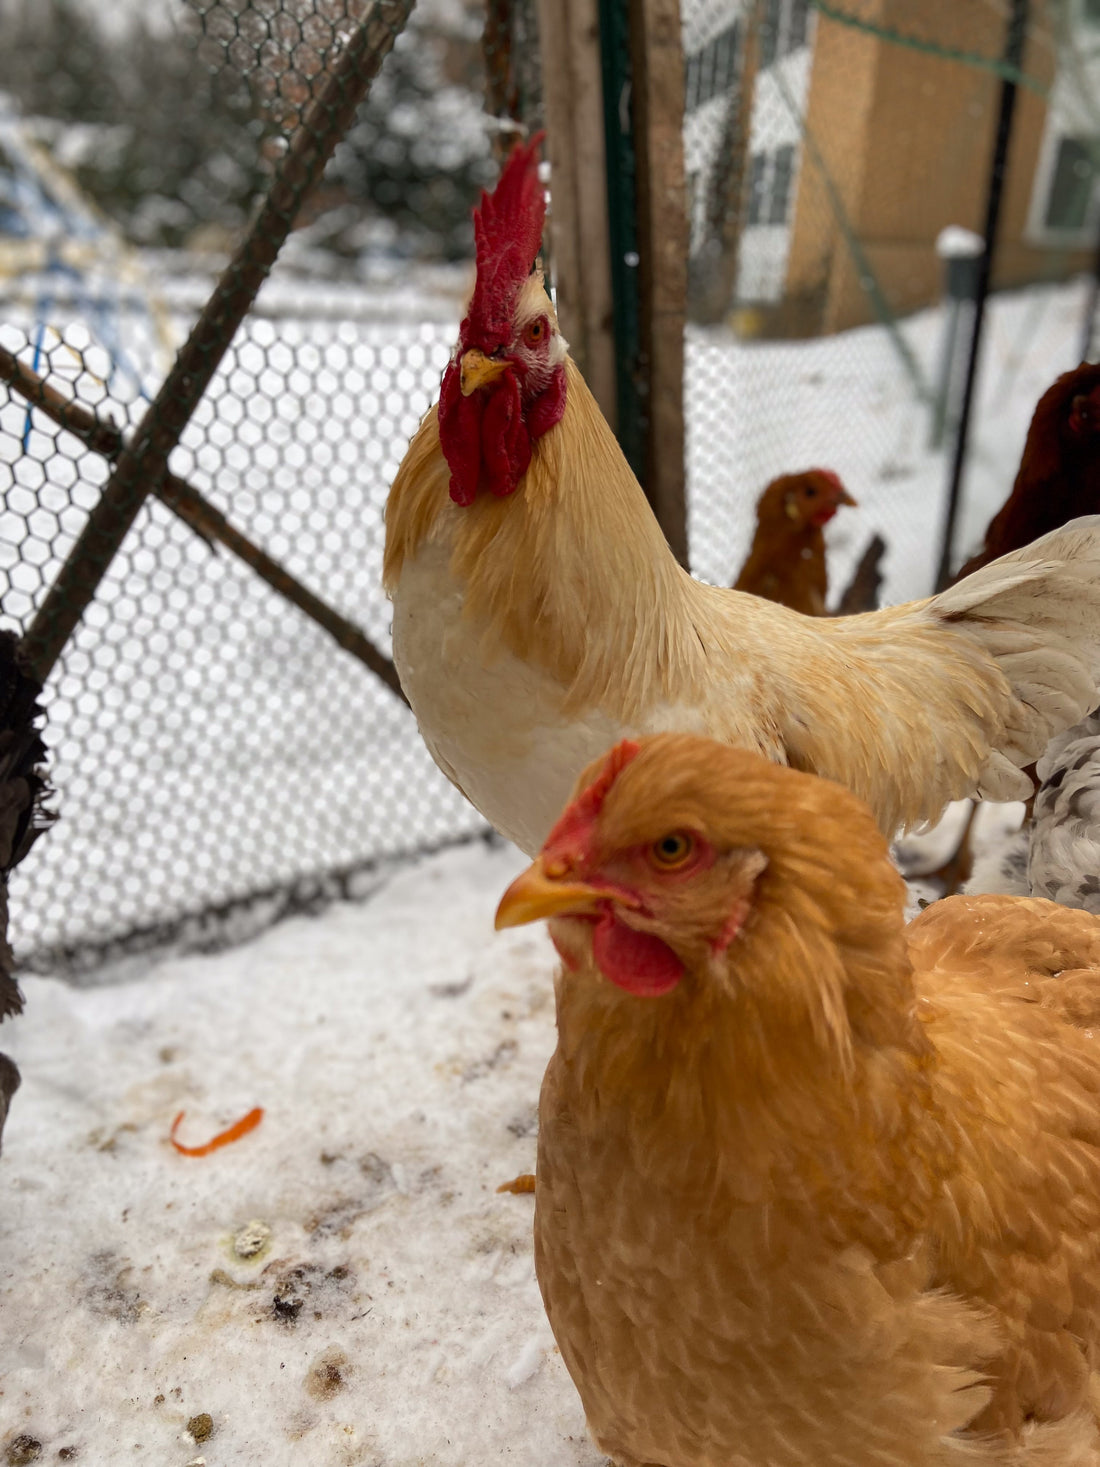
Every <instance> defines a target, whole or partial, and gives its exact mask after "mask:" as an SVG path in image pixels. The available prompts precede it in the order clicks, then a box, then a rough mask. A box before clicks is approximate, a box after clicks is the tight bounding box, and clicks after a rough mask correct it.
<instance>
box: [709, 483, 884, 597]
mask: <svg viewBox="0 0 1100 1467" xmlns="http://www.w3.org/2000/svg"><path fill="white" fill-rule="evenodd" d="M855 502H856V501H855V500H854V499H853V498H852V496H851V495H850V494H849V493H848V491H847V489H845V487H844V485H843V484H842V483H841V482H840V480H839V478H838V477H837V476H836V474H834V473H832V472H831V470H829V469H806V470H805V471H804V472H802V473H798V474H782V475H781V476H780V477H779V478H778V479H773V480H772V482H771V483H770V484H769V485H768V487H767V488H766V489H765V490H764V492H763V493H762V494H761V496H760V498H759V499H758V500H757V504H756V532H755V534H754V535H753V540H752V545H751V546H750V548H749V554H748V558H747V559H746V561H745V564H744V565H743V566H742V567H741V573H740V575H739V576H738V577H737V579H736V581H734V583H733V589H734V590H735V591H750V592H751V593H752V594H753V595H754V596H764V597H766V598H767V599H768V600H769V601H778V602H779V603H780V605H781V606H789V607H790V608H791V610H792V611H801V612H802V614H803V615H804V616H824V615H825V598H826V596H827V594H828V590H829V577H828V572H827V570H826V567H825V536H824V535H823V534H822V530H823V528H824V527H825V525H827V524H828V523H829V521H830V520H831V519H832V517H833V516H834V515H835V514H836V512H837V510H838V509H839V508H840V506H841V505H842V504H855Z"/></svg>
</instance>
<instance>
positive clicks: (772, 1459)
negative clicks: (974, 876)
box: [498, 734, 1100, 1467]
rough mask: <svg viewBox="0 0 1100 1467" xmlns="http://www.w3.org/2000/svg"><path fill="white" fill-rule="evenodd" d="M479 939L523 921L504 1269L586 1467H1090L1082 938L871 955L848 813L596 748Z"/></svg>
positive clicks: (994, 911) (808, 797) (888, 879)
mask: <svg viewBox="0 0 1100 1467" xmlns="http://www.w3.org/2000/svg"><path fill="white" fill-rule="evenodd" d="M579 788H580V790H581V793H579V795H578V796H577V797H576V798H575V799H574V801H573V803H572V804H571V805H570V806H569V808H568V809H567V810H566V812H565V814H564V815H563V816H562V817H561V819H560V820H559V822H558V824H557V825H556V826H555V828H554V830H553V831H552V832H551V835H550V837H549V839H548V840H547V842H546V844H545V846H544V848H543V851H542V854H541V855H540V857H539V858H538V860H537V861H536V862H535V863H534V865H533V866H531V867H530V868H529V869H528V871H527V872H526V873H524V875H522V876H521V877H520V878H519V879H518V880H517V881H516V882H514V883H513V885H512V886H511V887H510V888H509V890H508V892H507V893H506V894H505V896H504V898H503V900H502V902H501V906H500V910H499V912H498V926H511V925H515V924H517V923H520V922H527V921H532V920H535V919H537V918H539V917H552V918H553V919H554V920H553V921H552V922H551V935H552V936H553V938H554V941H555V944H556V945H557V947H558V950H559V952H560V953H561V955H562V957H563V959H564V963H565V966H564V969H563V970H562V972H561V974H560V976H559V978H558V981H557V985H556V986H557V1019H558V1046H557V1050H556V1051H555V1053H554V1055H553V1057H552V1059H551V1061H550V1064H549V1067H548V1069H547V1072H546V1078H545V1080H544V1082H543V1088H542V1095H541V1099H540V1104H539V1142H538V1164H537V1173H536V1211H535V1262H536V1268H537V1272H538V1277H539V1283H540V1286H541V1289H542V1294H543V1299H544V1301H545V1304H546V1309H547V1313H548V1315H549V1318H550V1323H551V1326H552V1328H553V1331H554V1334H555V1337H556V1339H557V1342H558V1345H559V1347H560V1349H561V1354H562V1358H563V1360H564V1361H565V1363H566V1365H567V1367H568V1369H569V1372H570V1374H571V1375H572V1377H573V1380H574V1382H575V1383H576V1385H577V1388H578V1390H579V1392H580V1394H581V1398H582V1401H583V1404H584V1409H585V1413H586V1416H587V1419H588V1423H589V1427H590V1429H591V1431H592V1433H593V1435H594V1437H595V1439H596V1442H597V1444H598V1446H599V1447H600V1449H601V1451H604V1452H606V1453H608V1455H609V1456H611V1457H612V1458H613V1460H614V1461H615V1462H616V1463H618V1464H621V1467H643V1464H644V1467H655V1464H660V1467H730V1464H733V1463H745V1464H748V1463H753V1464H764V1463H767V1464H768V1467H855V1464H857V1463H858V1464H870V1463H872V1462H873V1463H877V1464H880V1467H933V1464H934V1467H957V1464H958V1463H960V1462H962V1461H964V1460H965V1461H967V1462H974V1463H986V1464H994V1463H995V1464H999V1467H1009V1464H1012V1467H1039V1464H1040V1463H1041V1464H1043V1467H1096V1464H1097V1463H1098V1462H1100V1433H1098V1430H1097V1421H1096V1415H1095V1413H1096V1410H1097V1406H1098V1403H1100V1378H1098V1376H1097V1374H1096V1373H1094V1371H1095V1361H1096V1359H1097V1350H1098V1348H1100V1052H1098V1050H1097V1046H1096V1041H1095V1038H1094V1037H1093V1033H1092V1030H1093V1029H1094V1027H1095V1026H1096V1025H1097V1024H1098V1023H1100V919H1097V918H1095V917H1093V916H1091V915H1089V914H1087V913H1084V912H1079V911H1072V910H1069V909H1067V908H1064V907H1060V906H1056V905H1055V904H1053V903H1051V902H1045V901H1039V900H1034V899H1031V898H1010V897H995V896H987V897H954V898H951V899H949V900H947V901H943V902H939V903H937V904H936V905H935V906H934V907H932V908H930V909H929V910H928V911H927V912H925V913H924V914H923V916H921V917H920V918H919V919H918V920H917V921H916V922H914V923H913V924H912V925H911V926H910V927H909V928H908V929H906V927H905V923H904V917H903V908H904V899H905V893H904V887H903V883H902V880H901V877H900V876H899V875H898V873H897V872H896V871H895V870H894V868H893V866H892V864H891V862H890V859H889V854H888V850H887V846H886V842H885V840H884V838H883V837H882V835H881V834H880V832H879V831H878V830H877V829H876V827H875V821H874V819H873V817H872V814H871V812H870V810H869V809H868V808H867V806H866V805H864V804H863V803H862V802H861V801H860V800H858V799H857V798H855V796H853V795H852V794H851V793H850V792H848V791H847V790H844V789H842V788H841V787H840V786H839V785H837V784H834V783H832V782H831V781H827V780H823V779H820V778H817V777H816V776H813V775H809V774H804V773H799V772H796V771H794V770H791V769H785V768H781V767H778V766H776V765H774V764H770V763H767V762H766V761H764V760H763V759H761V758H759V756H757V755H755V754H750V753H747V752H745V751H742V750H737V749H733V748H729V747H726V746H723V745H720V744H717V743H714V742H711V741H710V740H705V739H700V738H696V737H692V736H690V735H683V734H663V735H659V736H657V737H655V738H651V739H647V740H644V741H642V742H641V743H640V744H638V743H630V742H625V743H622V744H620V745H618V746H617V747H616V748H615V749H614V750H613V751H612V752H611V754H610V755H608V756H606V757H605V759H604V760H603V761H601V762H600V763H598V764H597V765H593V766H591V767H590V768H589V769H588V770H587V771H586V772H585V774H584V775H583V776H582V778H581V782H580V786H579Z"/></svg>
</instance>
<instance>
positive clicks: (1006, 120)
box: [936, 0, 1029, 591]
mask: <svg viewBox="0 0 1100 1467" xmlns="http://www.w3.org/2000/svg"><path fill="white" fill-rule="evenodd" d="M1028 9H1029V3H1028V0H1012V11H1011V13H1010V15H1009V18H1008V28H1007V30H1006V33H1005V49H1004V62H1005V66H1006V73H1005V75H1004V77H1003V78H1002V81H1001V105H1000V110H999V112H998V115H997V133H996V138H995V141H994V144H993V160H992V164H991V166H990V170H989V194H988V196H987V199H986V207H985V231H984V234H985V249H984V251H983V252H982V258H981V265H980V268H979V271H978V288H977V292H976V294H975V297H974V329H973V332H972V334H971V337H970V357H969V360H968V361H967V364H966V385H965V386H964V388H963V400H962V411H961V412H960V414H959V429H958V433H957V435H956V438H955V456H954V461H953V463H952V465H951V481H950V487H949V489H948V494H947V515H946V517H945V519H944V525H943V542H942V545H941V548H940V562H939V568H938V570H937V571H936V590H937V591H942V590H943V588H944V586H946V585H947V583H948V581H949V580H950V579H951V550H952V542H953V540H954V538H955V519H956V517H957V515H958V512H959V490H960V488H961V485H962V471H963V465H964V463H965V462H966V441H967V435H968V433H969V430H970V409H971V406H972V403H973V400H974V381H975V378H976V376H977V370H978V352H979V350H980V348H981V338H982V322H983V320H984V318H985V302H986V297H987V296H988V294H989V282H990V277H991V275H992V273H993V257H994V254H995V253H996V249H997V228H998V225H999V223H1000V217H1001V194H1002V192H1003V189H1004V178H1005V165H1006V164H1007V162H1008V146H1009V143H1010V141H1011V139H1012V116H1013V113H1014V112H1015V110H1016V83H1015V82H1014V81H1012V80H1010V77H1012V76H1015V75H1016V74H1017V73H1018V72H1019V70H1020V66H1021V63H1022V61H1023V56H1024V42H1025V40H1026V38H1027V22H1028Z"/></svg>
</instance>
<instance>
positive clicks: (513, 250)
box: [462, 132, 546, 355]
mask: <svg viewBox="0 0 1100 1467" xmlns="http://www.w3.org/2000/svg"><path fill="white" fill-rule="evenodd" d="M544 137H545V133H542V132H537V133H535V135H534V137H532V138H531V140H530V141H529V142H527V143H517V144H516V146H515V147H514V148H513V149H512V152H511V155H510V156H509V158H508V161H507V162H506V163H505V165H504V168H503V169H502V171H501V175H500V178H499V179H498V181H497V186H496V188H495V189H494V190H493V192H492V193H491V194H488V193H483V194H482V195H481V203H480V205H479V206H478V207H477V208H476V209H475V210H474V240H475V242H476V246H477V280H476V282H475V284H474V293H473V296H472V298H471V300H470V309H469V310H468V311H467V313H466V319H465V321H463V323H462V340H463V343H464V344H465V345H466V346H471V345H476V346H479V347H480V348H481V349H482V350H483V351H484V352H485V353H486V355H489V354H491V353H492V352H494V351H495V350H496V349H497V347H499V346H502V345H504V344H505V343H507V342H508V341H509V340H510V338H511V334H512V310H513V307H514V306H515V301H516V292H517V291H518V290H519V288H520V286H521V285H522V284H523V282H524V281H525V280H526V279H527V277H528V276H529V275H530V273H531V267H532V265H533V264H534V262H535V260H536V258H537V257H538V252H539V247H540V246H541V244H542V226H543V221H544V220H545V218H546V195H545V193H544V191H543V187H542V184H541V182H540V181H539V160H538V151H539V146H540V144H541V143H542V140H543V138H544Z"/></svg>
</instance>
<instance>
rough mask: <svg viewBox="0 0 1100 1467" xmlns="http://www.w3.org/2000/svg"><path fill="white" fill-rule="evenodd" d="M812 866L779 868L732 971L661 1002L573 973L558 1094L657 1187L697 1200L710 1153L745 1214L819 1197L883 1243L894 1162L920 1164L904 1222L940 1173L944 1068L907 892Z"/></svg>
mask: <svg viewBox="0 0 1100 1467" xmlns="http://www.w3.org/2000/svg"><path fill="white" fill-rule="evenodd" d="M880 856H881V859H882V861H883V865H884V867H885V865H886V863H885V856H884V855H883V854H882V853H880ZM810 864H811V862H810V858H809V857H807V856H805V855H803V854H801V853H800V852H798V851H794V852H792V853H791V855H790V856H789V858H786V859H779V858H777V859H774V860H772V861H771V862H770V864H769V867H768V870H767V873H766V874H765V876H764V877H763V878H762V879H761V883H760V886H759V889H758V894H757V898H756V903H755V908H754V912H753V915H752V917H751V918H750V920H749V923H748V924H747V925H746V928H745V930H744V932H743V933H742V934H741V936H740V937H739V938H738V939H737V940H736V941H735V943H734V945H733V946H732V947H731V949H730V951H729V954H728V955H727V958H726V959H725V960H724V966H725V971H724V972H720V973H719V972H710V973H695V972H689V973H688V974H687V975H686V977H685V978H684V980H683V982H682V983H681V985H680V986H679V987H678V988H677V989H676V990H675V991H674V992H673V993H672V994H670V995H667V996H666V997H664V998H661V999H658V1000H646V999H638V998H636V997H634V996H633V995H630V994H626V993H624V992H622V991H621V990H619V989H618V988H615V987H614V986H613V985H611V984H609V983H607V982H606V981H604V980H602V979H601V978H600V977H599V976H598V974H597V972H596V970H595V968H594V967H592V966H591V965H585V966H583V967H582V968H581V969H580V970H579V971H578V972H576V973H570V972H566V973H563V974H562V976H561V977H560V979H559V980H558V1029H559V1044H558V1051H557V1054H556V1055H555V1058H554V1061H553V1064H552V1066H551V1075H552V1078H551V1079H550V1080H549V1081H548V1083H549V1084H550V1086H551V1089H552V1092H553V1093H554V1095H555V1097H556V1101H557V1103H558V1104H559V1105H560V1107H561V1108H562V1110H563V1111H565V1110H567V1111H568V1114H569V1120H570V1124H571V1125H573V1126H575V1127H576V1128H577V1131H578V1132H579V1133H580V1134H582V1135H583V1134H585V1133H586V1132H589V1133H595V1132H597V1131H599V1132H603V1133H606V1131H607V1128H608V1127H609V1126H610V1127H612V1128H614V1129H621V1132H622V1135H621V1137H620V1140H621V1144H622V1146H623V1147H624V1148H626V1150H627V1151H628V1152H629V1154H630V1156H631V1164H632V1165H635V1166H637V1167H638V1168H639V1169H640V1170H641V1171H642V1172H643V1173H645V1174H646V1175H648V1177H649V1178H650V1180H651V1181H652V1182H653V1184H654V1185H659V1186H670V1187H677V1186H681V1185H683V1186H689V1185H693V1184H694V1183H693V1182H692V1180H691V1179H692V1177H693V1176H694V1177H695V1179H696V1181H697V1180H698V1168H699V1165H700V1156H701V1154H702V1155H705V1156H707V1157H709V1158H710V1160H709V1162H708V1166H707V1172H708V1175H709V1177H710V1179H711V1181H712V1182H713V1183H714V1184H715V1185H718V1186H721V1187H722V1188H724V1189H725V1190H726V1191H728V1193H729V1194H730V1195H731V1196H733V1197H736V1198H738V1199H740V1200H741V1201H742V1202H745V1203H753V1202H759V1203H768V1202H773V1201H780V1200H782V1199H783V1198H784V1196H787V1194H788V1187H789V1186H793V1187H794V1188H795V1191H796V1192H797V1193H798V1194H799V1196H801V1197H802V1198H803V1200H805V1189H806V1187H807V1185H809V1186H811V1187H812V1189H814V1190H815V1191H816V1192H817V1194H818V1196H819V1198H820V1197H821V1196H823V1195H824V1194H828V1195H829V1196H831V1197H832V1198H833V1199H834V1201H833V1203H832V1204H830V1205H831V1206H833V1207H834V1208H835V1207H841V1206H842V1207H843V1208H844V1209H845V1211H846V1212H847V1211H849V1210H850V1211H851V1213H852V1217H853V1218H857V1221H855V1222H853V1223H852V1226H854V1227H856V1228H857V1229H865V1234H864V1235H865V1240H866V1241H868V1242H873V1241H874V1240H873V1239H872V1237H871V1233H872V1232H873V1231H874V1229H875V1228H876V1227H877V1226H878V1224H877V1222H876V1221H875V1217H874V1213H875V1208H874V1207H871V1206H870V1205H869V1204H870V1203H871V1202H872V1201H874V1202H876V1203H878V1204H881V1203H882V1202H883V1200H884V1196H883V1189H884V1188H887V1187H890V1186H893V1185H894V1184H893V1183H891V1182H890V1180H889V1178H888V1177H886V1176H885V1175H884V1171H883V1157H884V1156H885V1157H887V1158H892V1162H891V1164H894V1163H896V1159H897V1158H898V1157H899V1156H904V1155H906V1154H907V1152H908V1151H910V1150H911V1151H912V1155H913V1171H912V1172H908V1171H907V1169H906V1168H905V1167H900V1168H899V1167H896V1166H895V1171H896V1173H897V1175H896V1187H897V1193H896V1195H891V1197H890V1199H889V1204H890V1206H889V1211H890V1213H891V1216H892V1217H893V1218H894V1220H895V1222H896V1221H897V1220H898V1219H899V1218H902V1217H908V1216H910V1209H909V1204H908V1202H907V1200H906V1194H907V1189H914V1188H915V1189H916V1191H918V1192H919V1191H920V1189H921V1188H922V1187H923V1186H924V1185H925V1184H926V1183H927V1181H928V1179H929V1178H930V1177H931V1176H933V1175H934V1174H935V1166H932V1165H930V1164H927V1163H928V1157H927V1154H926V1153H927V1152H928V1148H929V1147H932V1148H938V1147H940V1146H941V1145H942V1144H943V1138H942V1136H941V1134H940V1128H939V1127H938V1126H936V1125H934V1124H933V1125H931V1126H930V1125H929V1124H928V1122H929V1113H930V1111H931V1110H932V1108H933V1106H932V1101H931V1098H930V1074H931V1067H932V1065H933V1063H934V1054H933V1051H932V1048H931V1046H930V1044H929V1042H928V1039H927V1036H926V1034H925V1031H924V1028H923V1026H922V1025H921V1024H920V1022H919V1021H918V1019H917V1018H916V1014H915V995H914V989H913V974H912V968H911V966H910V963H909V959H908V956H907V953H906V949H905V939H904V929H903V920H902V907H901V903H902V894H901V881H900V878H899V877H898V876H897V875H896V873H895V872H894V871H893V870H892V869H883V870H882V871H881V873H880V874H879V876H878V878H877V879H876V878H874V877H872V878H870V879H867V878H866V873H865V874H864V878H863V879H862V880H858V879H857V877H856V876H853V882H855V884H856V885H858V886H859V887H860V890H859V892H858V894H856V893H854V892H853V890H850V889H849V888H850V886H851V885H852V882H848V881H846V879H845V877H844V875H843V873H839V875H838V873H837V872H836V871H835V870H833V869H830V870H829V871H825V870H824V869H821V868H820V866H819V868H818V869H817V870H816V871H815V872H811V873H810V875H811V881H810V883H807V882H806V881H805V877H806V874H807V869H808V867H809V865H810ZM915 1174H919V1175H916V1176H915ZM792 1178H794V1179H795V1180H794V1181H793V1182H792V1180H791V1179H792ZM807 1178H811V1179H812V1180H811V1181H810V1182H807ZM922 1179H923V1180H922ZM837 1199H839V1200H837ZM788 1200H790V1199H789V1197H788ZM913 1200H914V1203H915V1202H916V1200H917V1199H916V1196H914V1199H913ZM920 1205H923V1203H921V1204H920ZM861 1209H865V1210H866V1211H867V1219H866V1222H865V1223H864V1222H860V1221H858V1215H859V1213H860V1211H861ZM890 1226H893V1223H892V1224H890ZM866 1230H870V1232H867V1231H866ZM880 1241H881V1240H880Z"/></svg>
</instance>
